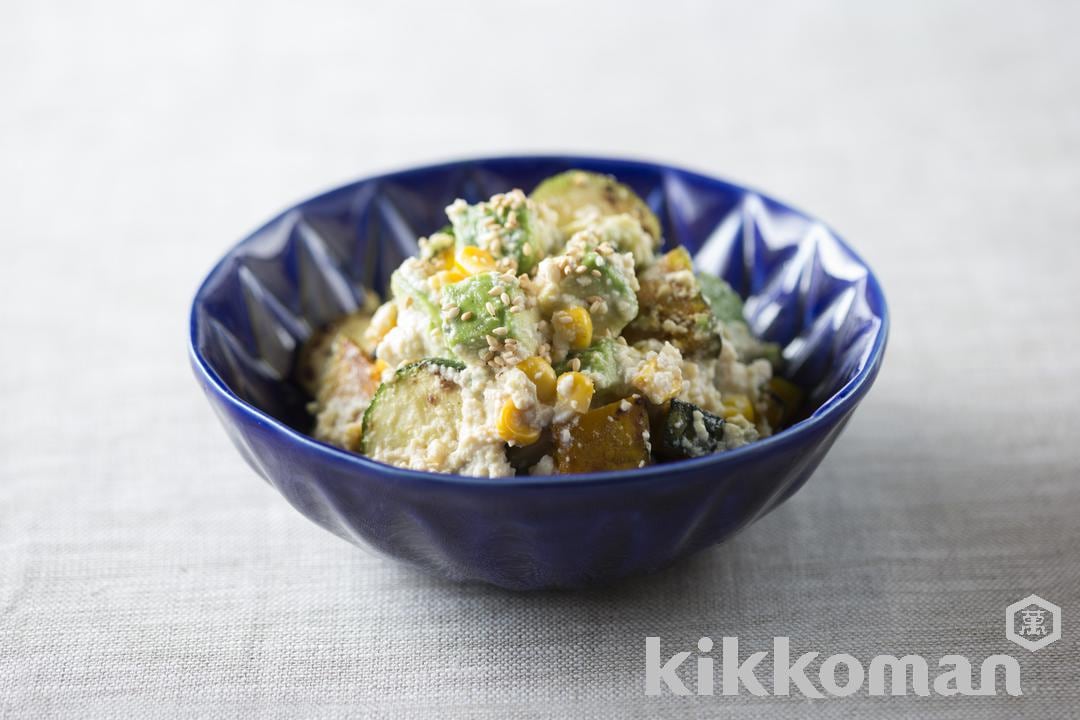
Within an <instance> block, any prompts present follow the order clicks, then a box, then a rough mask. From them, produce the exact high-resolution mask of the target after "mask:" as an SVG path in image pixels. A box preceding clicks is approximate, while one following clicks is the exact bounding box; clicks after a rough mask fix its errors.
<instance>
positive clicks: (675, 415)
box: [656, 400, 724, 460]
mask: <svg viewBox="0 0 1080 720" xmlns="http://www.w3.org/2000/svg"><path fill="white" fill-rule="evenodd" d="M695 410H696V411H698V412H700V413H701V415H702V419H703V422H704V424H705V437H700V436H699V435H698V433H697V431H696V430H695V429H694V411H695ZM723 441H724V418H722V417H720V416H719V415H713V414H712V413H708V412H705V411H704V410H702V409H701V408H699V407H698V406H697V405H693V404H691V403H688V402H683V401H682V400H672V401H671V405H670V406H669V408H668V411H667V414H666V415H664V417H663V419H662V421H661V427H660V442H659V444H658V447H657V448H656V453H657V454H658V455H660V456H661V457H664V458H666V459H668V460H681V459H684V458H696V457H701V456H703V455H711V454H712V453H714V452H717V451H718V450H720V448H721V446H722V443H723Z"/></svg>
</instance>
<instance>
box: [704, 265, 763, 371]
mask: <svg viewBox="0 0 1080 720" xmlns="http://www.w3.org/2000/svg"><path fill="white" fill-rule="evenodd" d="M697 281H698V285H699V286H700V287H701V296H702V297H703V298H705V302H706V303H708V305H709V309H710V310H711V311H712V314H713V317H715V318H716V319H717V321H718V322H719V323H720V326H721V327H723V329H724V330H725V331H726V334H727V337H728V339H729V340H731V346H732V347H733V348H734V349H735V352H736V354H737V355H738V356H739V359H740V360H742V361H743V362H751V361H753V360H757V359H759V358H764V359H766V360H768V361H769V364H771V365H772V366H773V368H776V369H779V368H780V367H781V366H782V365H783V357H782V355H781V350H780V346H779V345H778V344H776V343H774V342H767V341H765V340H759V339H758V338H756V337H754V334H753V333H751V332H750V326H749V325H748V324H747V323H746V318H745V316H744V315H743V300H742V298H741V297H739V293H737V292H735V289H734V288H733V287H731V285H729V284H728V283H726V282H725V281H724V280H722V279H720V278H718V277H716V276H714V275H710V274H708V273H703V272H699V273H697Z"/></svg>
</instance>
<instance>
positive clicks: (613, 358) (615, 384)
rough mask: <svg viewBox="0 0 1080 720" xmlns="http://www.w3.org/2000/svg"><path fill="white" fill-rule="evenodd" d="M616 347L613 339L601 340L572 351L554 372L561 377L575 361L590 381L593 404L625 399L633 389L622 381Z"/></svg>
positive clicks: (616, 344)
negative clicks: (582, 348)
mask: <svg viewBox="0 0 1080 720" xmlns="http://www.w3.org/2000/svg"><path fill="white" fill-rule="evenodd" d="M618 345H619V343H618V342H617V341H616V340H614V339H613V338H603V339H601V340H598V341H597V342H595V343H593V344H592V346H590V347H588V348H586V349H584V350H573V351H571V352H570V355H569V356H568V357H567V359H566V360H565V361H563V362H561V363H559V364H558V365H556V367H555V372H556V373H558V374H559V375H561V374H563V373H564V372H567V371H569V370H572V369H573V367H572V362H573V360H575V359H576V360H577V361H578V362H579V363H580V367H579V370H580V372H582V373H584V374H585V375H586V376H588V378H589V379H590V380H592V383H593V392H594V395H593V400H594V401H595V402H602V403H603V402H611V401H612V400H615V399H617V398H621V397H625V396H627V395H629V394H630V393H631V391H632V390H633V388H631V387H630V386H629V385H627V384H626V382H625V381H624V380H623V372H622V367H621V365H620V364H619V359H618V347H617V346H618Z"/></svg>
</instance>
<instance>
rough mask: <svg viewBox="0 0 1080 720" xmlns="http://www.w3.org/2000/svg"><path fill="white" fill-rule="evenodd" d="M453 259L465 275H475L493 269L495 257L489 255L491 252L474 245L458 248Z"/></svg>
mask: <svg viewBox="0 0 1080 720" xmlns="http://www.w3.org/2000/svg"><path fill="white" fill-rule="evenodd" d="M454 260H455V261H456V262H457V267H458V269H459V270H461V272H463V273H465V274H466V275H476V274H477V273H482V272H490V271H492V270H494V269H495V258H493V257H492V256H491V253H489V252H488V251H487V250H485V249H483V248H479V247H476V246H475V245H466V246H464V247H461V248H458V251H457V253H456V254H455V255H454Z"/></svg>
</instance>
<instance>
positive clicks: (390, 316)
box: [363, 302, 398, 355]
mask: <svg viewBox="0 0 1080 720" xmlns="http://www.w3.org/2000/svg"><path fill="white" fill-rule="evenodd" d="M397 313H398V309H397V305H395V304H394V303H392V302H388V303H384V304H383V305H380V306H379V309H378V310H376V311H375V314H374V315H372V316H371V323H370V324H369V325H368V326H367V330H365V331H364V342H363V345H364V348H365V349H366V350H367V351H368V352H369V353H370V354H372V355H374V354H375V346H376V345H378V344H379V343H380V342H382V339H383V338H384V337H386V333H388V332H390V331H391V330H393V329H394V328H395V327H396V326H397Z"/></svg>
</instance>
